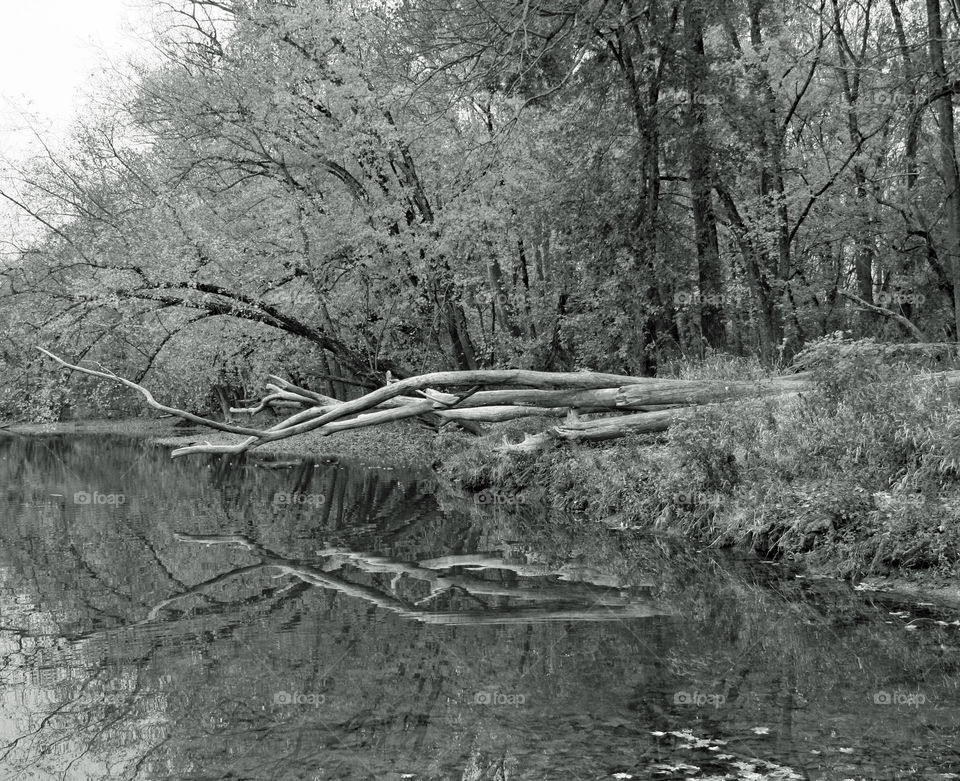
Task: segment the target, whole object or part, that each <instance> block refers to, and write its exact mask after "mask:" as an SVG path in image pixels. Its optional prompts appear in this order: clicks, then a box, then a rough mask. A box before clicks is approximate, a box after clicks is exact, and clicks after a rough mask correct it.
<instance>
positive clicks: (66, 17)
mask: <svg viewBox="0 0 960 781" xmlns="http://www.w3.org/2000/svg"><path fill="white" fill-rule="evenodd" d="M149 17H150V3H149V0H42V1H41V2H24V1H23V0H0V143H2V147H0V153H3V154H4V155H7V156H9V155H10V154H11V153H14V154H16V153H17V151H18V147H19V146H20V145H21V144H23V143H25V139H26V138H28V137H29V134H27V133H24V132H23V131H22V129H21V128H22V125H23V124H24V120H23V119H22V118H21V117H20V116H19V114H20V112H26V113H27V114H28V115H29V116H30V119H31V121H33V122H36V123H37V124H38V125H39V126H40V127H43V128H50V129H52V130H53V131H54V132H55V133H63V132H64V131H65V129H66V127H67V126H68V124H69V120H70V118H71V117H72V116H73V115H74V114H75V113H76V112H77V111H78V110H80V109H81V108H82V106H83V101H84V95H85V94H86V93H87V89H86V87H87V85H88V83H89V80H90V77H91V76H95V75H96V74H97V73H98V72H100V71H102V69H103V68H104V67H105V66H107V65H109V63H110V62H111V61H113V62H118V61H122V60H123V59H124V58H125V57H126V56H127V55H130V54H134V53H136V52H138V51H142V50H144V49H147V48H149V47H148V46H147V44H146V43H145V42H144V41H143V39H142V38H141V39H138V38H137V35H136V33H135V31H136V30H137V29H138V28H139V30H140V31H141V32H143V31H144V30H145V29H148V28H147V26H146V25H147V21H148V20H149Z"/></svg>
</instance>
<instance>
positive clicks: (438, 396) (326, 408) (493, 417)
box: [38, 348, 960, 457]
mask: <svg viewBox="0 0 960 781" xmlns="http://www.w3.org/2000/svg"><path fill="white" fill-rule="evenodd" d="M38 349H39V350H40V351H41V352H42V353H44V354H45V355H47V356H49V357H50V358H52V359H53V360H55V361H56V362H57V363H59V364H60V365H61V366H63V367H65V368H67V369H70V370H72V371H78V372H82V373H84V374H89V375H92V376H94V377H100V378H102V379H106V380H109V381H112V382H117V383H120V384H122V385H125V386H126V387H128V388H131V389H132V390H135V391H137V392H138V393H140V394H141V395H142V396H143V397H144V399H145V400H146V403H147V404H148V405H149V406H150V407H152V408H153V409H156V410H159V411H160V412H164V413H167V414H171V415H176V416H178V417H180V418H183V419H184V420H187V421H190V422H192V423H196V424H198V425H202V426H206V427H209V428H211V429H215V430H218V431H223V432H226V433H230V434H237V435H240V436H243V437H244V439H242V440H240V441H238V442H234V443H230V444H210V443H204V444H192V445H189V446H186V447H181V448H178V449H176V450H174V451H173V454H172V455H173V456H174V457H179V456H184V455H189V454H192V453H225V454H237V453H243V452H246V451H247V450H250V449H251V448H254V447H257V446H259V445H262V444H265V443H267V442H276V441H278V440H282V439H288V438H290V437H295V436H297V435H300V434H305V433H307V432H308V431H315V432H316V433H318V434H320V435H324V436H325V435H330V434H334V433H337V432H340V431H347V430H350V429H357V428H364V427H368V426H376V425H380V424H383V423H389V422H392V421H397V420H404V419H412V418H420V419H424V420H426V421H428V422H430V423H431V424H432V425H435V426H437V427H440V426H443V425H447V424H458V425H461V426H464V427H466V428H468V429H470V430H474V431H476V430H477V428H476V426H477V424H479V423H490V422H497V421H504V420H512V419H515V418H520V417H532V416H538V417H564V418H565V420H564V422H563V423H561V424H560V425H556V426H552V427H548V428H547V429H546V430H544V431H543V432H541V433H539V434H535V435H532V436H528V437H527V438H526V439H525V440H524V441H523V442H520V443H516V444H510V443H506V442H505V443H503V445H501V446H500V448H499V450H501V451H502V452H528V451H534V450H539V449H542V448H544V447H546V446H548V445H549V444H550V443H552V442H555V441H558V440H566V441H586V442H595V441H600V440H606V439H614V438H617V437H623V436H626V435H628V434H641V433H656V432H661V431H665V430H667V429H668V428H669V427H670V426H671V425H673V424H674V423H676V422H677V421H679V420H681V419H682V418H683V417H685V416H687V415H689V414H690V412H691V410H693V409H695V408H697V407H702V406H703V405H722V404H729V403H734V402H742V401H745V400H749V399H760V398H765V397H771V396H776V397H782V398H785V399H788V398H797V397H799V396H800V395H801V394H803V393H805V392H809V391H811V390H813V389H814V388H815V387H816V382H815V381H814V379H813V377H812V375H811V374H809V373H805V372H801V373H798V374H793V375H789V376H785V377H777V378H773V379H763V380H756V381H742V380H740V381H722V380H665V379H656V378H650V377H629V376H622V375H618V374H602V373H598V372H537V371H528V370H524V369H492V370H473V371H451V372H432V373H429V374H422V375H419V376H416V377H408V378H406V379H402V380H394V379H393V378H392V377H390V376H389V373H388V376H387V383H386V384H385V385H384V386H383V387H382V388H378V389H376V390H374V391H371V392H369V393H367V394H365V395H363V396H361V397H359V398H357V399H352V400H350V401H341V400H339V399H335V398H332V397H330V396H324V395H322V394H319V393H316V392H315V391H311V390H309V389H307V388H302V387H299V386H297V385H294V384H293V383H291V382H288V381H286V380H284V379H282V378H280V377H275V376H271V377H269V380H270V381H269V382H268V383H267V385H266V388H267V391H268V393H267V394H266V395H265V396H264V397H263V399H262V400H261V401H260V402H259V403H258V404H257V405H255V406H253V407H249V408H243V409H232V410H231V412H232V413H236V414H246V415H249V416H250V417H251V419H252V418H253V417H254V416H256V415H257V414H259V413H261V412H263V411H265V410H267V409H274V410H277V409H284V410H288V411H290V410H296V411H294V412H292V414H288V415H287V417H285V418H283V419H282V420H280V421H279V422H278V423H275V424H274V425H272V426H269V427H267V428H255V427H253V426H252V425H250V426H241V425H237V424H235V423H232V422H229V421H226V422H224V421H218V420H213V419H210V418H204V417H201V416H199V415H194V414H193V413H190V412H187V411H185V410H181V409H177V408H175V407H170V406H167V405H164V404H161V403H160V402H158V401H157V400H156V399H155V398H154V397H153V395H152V394H151V393H150V391H149V390H147V389H146V388H144V387H143V386H141V385H139V384H137V383H135V382H133V381H131V380H128V379H125V378H123V377H120V376H118V375H116V374H113V373H112V372H109V371H102V370H98V369H91V368H87V367H84V366H78V365H75V364H71V363H68V362H67V361H64V360H63V359H62V358H59V357H58V356H56V355H54V354H53V353H51V352H49V351H48V350H44V349H43V348H38ZM929 377H930V378H931V379H934V380H942V381H944V382H946V383H947V385H948V386H950V387H960V371H950V372H938V373H935V374H931V375H929ZM589 413H603V414H604V415H605V416H604V417H600V418H594V419H590V420H581V419H580V415H582V414H589Z"/></svg>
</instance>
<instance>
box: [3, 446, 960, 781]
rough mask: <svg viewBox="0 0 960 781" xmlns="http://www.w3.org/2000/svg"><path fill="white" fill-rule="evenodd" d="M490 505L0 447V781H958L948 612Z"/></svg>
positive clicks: (348, 471) (328, 464)
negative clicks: (884, 780) (950, 780)
mask: <svg viewBox="0 0 960 781" xmlns="http://www.w3.org/2000/svg"><path fill="white" fill-rule="evenodd" d="M487 498H488V499H489V497H487ZM498 499H500V501H486V502H484V503H479V504H478V503H476V502H474V501H471V500H470V499H469V498H464V497H457V496H454V495H452V494H450V493H449V492H443V491H438V489H437V486H436V485H435V484H434V481H433V480H432V478H431V476H430V475H420V474H414V473H403V472H397V471H393V470H389V469H385V468H371V467H364V466H360V465H357V464H347V463H341V462H338V461H337V460H335V459H328V460H322V461H299V460H296V459H274V460H269V459H262V458H261V459H254V458H246V459H235V458H234V459H228V458H214V457H210V458H198V457H194V458H191V459H190V460H178V461H171V460H170V458H169V456H168V455H167V452H166V451H164V450H162V449H159V448H155V447H152V446H151V445H149V444H148V443H146V442H143V441H141V440H137V439H128V438H122V437H94V436H72V437H63V436H51V437H33V438H13V437H10V438H0V778H2V779H53V778H58V779H88V778H89V779H100V778H118V779H119V778H125V779H269V780H271V781H272V780H273V779H401V778H403V779H473V780H479V779H504V780H505V779H611V778H620V779H629V778H637V779H648V778H650V779H681V778H683V779H738V778H739V779H765V778H771V779H772V778H777V779H792V778H797V779H800V778H810V779H844V778H851V779H861V778H862V779H881V778H924V779H927V778H960V739H958V736H960V691H958V682H960V675H958V672H960V611H958V610H954V609H951V608H950V607H947V606H939V605H925V604H919V603H917V602H916V601H911V600H907V599H898V598H896V597H893V596H889V595H886V596H885V595H880V594H870V593H858V592H856V591H854V590H852V589H850V588H849V587H847V586H846V585H844V584H840V583H836V582H833V581H817V580H810V579H802V578H797V577H796V576H795V575H794V574H791V573H789V572H786V571H784V570H782V569H781V568H780V567H775V566H771V565H769V564H763V563H759V562H751V561H744V560H742V559H739V558H736V557H731V556H725V555H722V554H719V553H717V552H711V551H696V550H692V549H690V548H689V547H688V546H686V545H685V544H684V543H683V542H682V541H681V540H679V539H676V538H673V537H669V536H652V535H646V534H641V533H639V532H631V531H623V530H610V529H606V528H594V527H592V526H586V525H584V524H583V523H582V522H580V521H577V520H576V519H572V518H566V517H562V516H558V515H556V514H553V513H551V512H549V511H548V509H547V508H543V507H534V506H524V505H517V504H516V503H515V502H510V501H507V499H509V498H504V497H498Z"/></svg>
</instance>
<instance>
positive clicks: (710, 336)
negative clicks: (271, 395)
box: [0, 0, 960, 420]
mask: <svg viewBox="0 0 960 781" xmlns="http://www.w3.org/2000/svg"><path fill="white" fill-rule="evenodd" d="M156 20H157V27H158V37H157V39H156V40H155V41H154V42H153V43H152V45H153V46H154V48H155V50H156V53H158V54H159V57H155V58H154V59H153V60H151V61H150V62H149V64H140V65H135V64H131V65H129V66H128V67H127V68H125V69H123V70H118V71H117V73H116V74H114V75H113V77H112V81H111V86H112V89H111V90H110V92H109V93H105V94H102V95H100V97H99V98H98V100H97V101H96V102H95V103H94V104H91V105H90V106H89V107H88V109H87V111H86V113H85V114H84V115H83V117H82V118H81V119H80V120H78V121H77V123H76V125H75V127H74V129H73V133H72V136H71V139H70V141H69V143H68V144H67V145H65V146H57V147H55V146H53V145H49V146H47V147H45V152H44V154H43V155H41V156H39V157H37V158H35V159H32V160H30V161H28V162H27V163H24V164H22V165H19V166H18V167H17V169H16V170H15V171H14V172H12V173H13V175H12V176H8V177H7V178H6V179H5V180H4V181H3V182H2V183H0V195H2V197H3V199H4V200H5V201H6V202H7V203H8V204H9V205H12V206H14V207H15V208H16V209H17V210H19V212H20V213H21V214H22V215H24V216H25V217H26V218H27V219H26V221H25V222H24V224H25V225H30V226H31V227H30V229H29V230H26V231H25V232H24V233H23V234H22V235H21V236H20V237H19V238H18V240H17V241H16V242H15V244H14V245H13V246H12V247H7V248H6V251H5V252H4V255H3V257H2V261H0V263H2V265H0V371H2V373H3V376H4V378H5V382H4V383H3V389H2V391H0V416H2V417H7V418H21V419H22V418H29V419H34V420H37V419H58V418H60V417H62V416H65V415H68V414H70V413H71V406H73V407H74V409H73V412H74V413H76V407H80V408H82V409H83V410H84V411H86V412H87V414H92V413H101V412H110V411H116V410H118V409H126V410H128V411H129V410H132V409H136V408H137V401H136V399H133V398H129V394H125V393H124V392H123V391H122V390H121V389H115V388H112V387H110V386H108V385H106V384H105V383H99V382H93V381H90V380H87V379H85V378H83V377H80V376H77V375H74V376H73V378H72V379H71V382H70V385H68V386H64V385H63V379H62V375H61V374H60V373H58V372H56V371H53V370H52V364H51V363H50V362H49V360H48V359H46V358H45V357H44V356H43V355H42V354H41V353H39V352H38V351H37V350H36V349H35V347H38V346H39V347H44V348H47V349H50V350H51V351H53V352H54V353H56V354H58V355H62V356H65V357H66V358H67V359H68V360H73V361H74V362H76V361H85V362H87V365H92V366H104V367H109V368H110V369H111V370H112V371H116V372H117V373H118V374H122V375H123V376H125V377H130V378H131V379H132V380H134V381H136V382H139V383H143V384H144V385H148V386H150V387H151V388H153V389H155V390H156V391H157V392H158V395H162V396H163V397H164V398H166V399H167V400H169V401H170V403H173V404H177V405H180V406H184V407H189V408H193V409H203V408H207V407H209V406H210V405H211V404H212V402H213V400H214V399H215V398H216V394H220V395H222V396H229V397H230V399H231V400H233V399H236V398H241V397H247V396H251V395H253V394H254V393H255V392H256V391H255V390H254V389H255V388H259V386H260V383H261V382H262V379H263V377H264V376H265V375H266V374H267V373H268V372H272V373H276V374H282V375H284V376H286V377H289V378H290V379H291V380H292V381H293V382H294V383H297V384H299V385H304V386H307V387H313V388H315V389H316V390H318V391H321V392H325V393H329V394H330V395H332V396H336V397H337V398H341V399H343V398H350V397H355V396H357V395H359V394H361V393H363V392H364V391H365V389H370V388H374V387H378V386H379V385H380V384H382V382H383V378H384V376H385V375H386V373H387V372H390V373H391V375H392V376H394V377H400V378H402V377H409V376H411V375H414V374H418V373H423V372H429V371H443V370H476V369H491V368H504V367H511V368H519V369H529V370H535V371H578V370H583V369H589V370H593V371H600V372H613V373H620V374H626V375H633V376H657V375H658V372H660V373H661V374H662V373H663V372H664V369H665V367H669V366H671V365H673V364H674V363H676V362H677V361H683V360H696V359H701V358H704V357H705V356H709V355H711V354H717V353H726V354H731V355H734V356H745V357H750V358H753V359H757V360H759V361H760V362H761V363H762V364H764V365H766V366H770V367H776V366H783V365H786V364H788V363H789V362H790V360H791V359H792V358H793V357H794V356H795V355H796V354H797V353H798V352H799V351H800V350H801V349H802V348H803V347H804V345H805V344H808V343H810V342H811V341H813V340H816V339H819V338H821V337H824V336H828V335H831V334H836V333H837V332H838V331H840V332H843V333H844V334H845V335H846V336H848V337H850V338H854V339H856V338H860V337H864V336H869V337H874V338H877V339H879V340H882V341H892V342H896V341H911V342H923V341H935V342H951V341H956V340H957V339H958V336H960V328H958V324H960V307H958V306H957V301H958V292H960V176H958V167H957V150H956V141H955V130H954V113H953V111H954V106H953V104H954V95H955V93H957V92H958V91H960V77H958V75H957V73H958V54H960V46H958V33H960V13H958V8H957V6H956V4H954V3H946V4H941V3H940V0H925V3H919V2H913V0H884V1H883V2H874V0H820V1H819V2H807V1H805V0H783V2H777V3H775V2H771V1H770V0H737V1H736V2H728V3H720V4H717V3H709V2H705V0H669V1H665V0H651V1H650V2H645V3H641V2H635V1H634V0H621V2H609V0H578V1H575V0H524V1H523V2H520V1H519V0H517V1H516V2H514V1H513V0H400V1H397V0H330V1H329V2H302V1H301V2H298V1H297V0H196V1H193V2H190V1H184V2H172V3H161V4H158V5H157V9H156ZM77 399H82V401H77Z"/></svg>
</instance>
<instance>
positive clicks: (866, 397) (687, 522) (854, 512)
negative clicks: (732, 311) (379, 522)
mask: <svg viewBox="0 0 960 781" xmlns="http://www.w3.org/2000/svg"><path fill="white" fill-rule="evenodd" d="M721 368H722V367H721ZM938 368H940V367H938ZM943 368H953V367H943ZM729 369H730V370H731V371H732V372H733V374H732V376H731V378H734V377H740V376H742V368H741V367H736V366H731V367H729ZM720 374H722V372H720ZM816 374H817V380H818V386H819V387H818V390H817V391H815V392H812V393H808V394H803V395H802V396H801V397H800V398H793V399H791V400H789V401H782V400H777V399H756V400H743V401H742V402H738V403H735V404H725V405H716V406H712V407H707V406H705V407H703V408H700V409H698V410H697V411H696V412H695V413H694V414H692V415H691V416H690V417H689V418H688V419H686V420H684V421H683V422H682V423H680V424H678V425H675V426H673V427H672V428H671V429H670V430H669V431H668V432H665V433H664V434H663V435H655V436H652V435H647V436H640V437H628V438H623V439H620V440H616V441H613V442H610V443H603V444H597V445H569V444H558V445H557V446H556V447H554V448H552V449H549V450H547V451H544V452H540V453H533V454H511V455H509V456H507V455H497V454H496V453H495V452H491V451H493V446H494V441H493V438H491V439H490V440H489V441H486V442H481V443H476V442H473V443H471V441H470V440H467V439H466V438H464V437H459V436H456V435H447V436H445V437H442V438H441V440H440V441H441V444H442V447H441V453H440V456H439V462H440V463H441V472H442V473H443V474H444V476H445V477H446V478H447V479H449V480H452V481H456V482H459V483H460V485H461V486H463V487H464V488H467V489H469V490H473V491H484V492H488V493H494V494H503V495H505V496H517V497H519V498H518V499H516V500H515V501H517V502H521V503H527V504H537V505H538V506H542V507H544V509H545V511H546V512H547V513H548V514H553V515H555V516H557V517H559V516H562V515H573V516H575V517H578V518H580V519H581V522H582V523H583V524H585V525H590V524H603V525H605V526H608V527H612V528H630V529H638V530H643V531H648V532H651V533H655V534H659V535H666V536H671V537H675V538H681V539H684V540H688V541H690V542H692V543H693V544H694V545H696V546H699V547H704V548H707V547H710V548H734V549H739V550H743V551H747V552H752V553H754V554H756V555H758V556H760V557H762V558H764V559H767V560H778V561H784V562H790V563H795V564H797V565H798V566H800V567H801V568H802V571H804V572H807V573H809V574H810V575H816V576H827V577H834V578H841V579H845V580H848V581H850V582H853V583H860V582H862V581H864V580H867V582H869V583H871V584H872V585H873V586H874V587H877V588H884V589H887V588H890V589H895V590H899V591H913V592H915V593H922V594H931V595H936V596H937V597H938V598H940V599H945V600H948V601H952V602H956V603H960V589H958V588H957V587H955V585H954V584H955V583H957V580H958V578H960V410H958V407H957V403H956V401H957V400H956V398H955V394H954V393H952V392H951V391H950V390H949V389H948V388H947V387H946V386H945V385H944V384H943V383H941V382H938V381H937V380H936V379H935V377H934V376H933V375H932V374H931V373H929V372H927V373H924V371H922V370H918V368H917V367H916V366H914V365H908V364H906V363H902V364H896V365H887V364H884V363H882V362H878V361H876V360H875V359H874V357H873V356H871V355H869V354H868V355H859V356H858V355H856V354H850V353H846V354H845V355H844V360H843V361H842V362H840V363H836V362H834V363H832V364H831V363H827V364H825V365H823V366H819V367H817V369H816ZM710 379H723V377H722V376H714V377H710ZM504 430H509V427H503V428H502V429H501V431H500V432H499V433H498V435H497V436H499V437H501V438H502V435H503V431H504ZM513 433H514V434H515V435H517V436H515V438H519V434H520V433H521V432H519V431H516V430H515V431H514V432H513Z"/></svg>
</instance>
